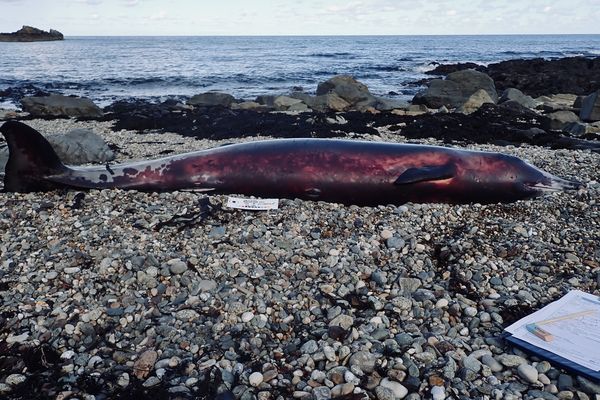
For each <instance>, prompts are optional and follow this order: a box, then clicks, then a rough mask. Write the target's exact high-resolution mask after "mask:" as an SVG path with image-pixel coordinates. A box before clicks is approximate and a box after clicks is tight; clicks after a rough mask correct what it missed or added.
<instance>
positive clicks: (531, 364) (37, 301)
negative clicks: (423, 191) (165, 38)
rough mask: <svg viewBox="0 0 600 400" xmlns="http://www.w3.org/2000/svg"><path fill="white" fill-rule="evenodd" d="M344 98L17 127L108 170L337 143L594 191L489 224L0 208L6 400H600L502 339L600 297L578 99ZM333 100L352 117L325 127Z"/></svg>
mask: <svg viewBox="0 0 600 400" xmlns="http://www.w3.org/2000/svg"><path fill="white" fill-rule="evenodd" d="M338 80H339V79H338ZM344 81H345V82H346V83H348V82H350V81H349V80H348V79H347V78H344ZM437 85H439V84H437ZM442 85H443V84H442ZM351 87H352V88H358V89H357V92H354V93H362V94H361V96H362V97H360V99H362V100H357V101H355V102H354V103H352V102H351V101H350V100H348V99H351V97H348V98H346V97H344V96H350V95H349V94H348V93H347V92H348V91H349V90H350V89H349V88H348V87H346V88H345V89H339V88H335V87H334V88H329V89H327V90H326V91H325V93H324V94H316V95H310V96H311V97H312V98H305V100H302V101H301V102H302V104H304V105H306V106H307V107H310V106H309V104H310V103H311V102H312V104H313V105H315V104H326V105H328V106H327V107H328V109H323V110H322V111H318V112H314V111H308V110H289V108H290V107H302V106H300V105H299V104H300V103H298V102H295V103H294V102H292V101H291V100H289V99H296V100H297V98H296V97H293V96H286V98H283V99H282V98H280V99H279V100H278V101H277V103H278V105H275V103H276V100H277V99H276V98H272V99H266V98H265V99H262V100H261V99H257V100H260V101H256V102H255V103H256V104H257V105H253V104H250V105H248V104H246V105H244V106H242V107H240V104H242V103H243V102H240V101H237V100H235V99H233V100H232V99H231V98H229V97H227V96H224V95H219V96H215V95H208V96H201V97H199V98H196V99H195V100H194V101H192V102H196V104H189V102H188V104H184V103H182V102H177V101H170V102H166V103H161V104H156V103H149V102H140V101H132V102H126V103H119V104H114V105H113V106H111V107H109V108H106V109H103V110H100V112H101V113H102V116H99V115H97V114H96V115H95V116H83V115H81V114H78V115H76V116H72V117H67V116H66V115H46V116H44V118H40V117H39V116H38V115H36V114H35V113H30V114H29V115H25V114H24V113H21V112H17V113H14V112H13V113H14V114H9V115H7V116H6V117H7V118H10V117H17V118H19V119H22V120H27V123H28V124H31V125H32V126H33V127H34V128H36V129H38V130H40V131H41V132H42V133H44V134H56V133H64V132H72V131H73V130H80V131H81V130H84V131H87V132H89V131H93V132H94V133H95V134H96V135H98V136H99V137H100V138H101V139H102V140H103V141H104V142H106V144H107V145H108V147H101V149H102V151H103V153H98V154H99V155H100V154H101V155H102V156H103V157H106V159H115V161H125V160H133V159H140V158H148V157H154V156H157V155H160V154H173V153H180V152H185V151H192V150H197V149H202V148H207V147H214V146H218V145H221V144H225V143H228V142H238V141H247V140H259V139H262V138H269V137H290V136H316V137H329V136H342V137H347V138H349V139H352V138H360V139H363V140H383V141H391V142H407V141H408V142H418V143H425V144H438V145H444V144H448V143H451V144H453V145H459V146H461V147H467V148H471V149H482V150H491V151H501V152H504V153H508V154H513V155H516V156H518V157H521V158H523V159H527V160H529V161H531V162H532V163H533V164H535V165H537V166H539V167H541V168H543V169H545V170H547V171H549V172H551V173H553V174H556V175H558V176H563V177H567V178H577V179H579V180H581V181H583V182H584V183H586V184H587V187H586V188H585V189H582V190H580V191H578V192H572V193H555V194H551V195H548V196H546V197H543V198H540V199H536V200H532V201H520V202H517V203H513V204H492V205H479V204H472V205H445V204H423V205H421V204H406V205H403V206H400V207H394V206H380V207H355V206H350V207H348V206H342V205H338V204H328V203H321V202H305V201H300V200H282V202H281V207H280V209H279V210H276V211H269V212H260V213H250V212H243V211H236V210H229V209H226V208H223V206H222V204H223V203H224V200H225V197H224V196H211V197H210V198H209V199H208V200H206V198H205V196H204V195H202V194H197V193H192V192H172V193H141V192H127V191H120V190H102V191H97V190H94V191H88V192H77V191H54V192H49V193H29V194H16V193H2V194H1V195H0V238H1V240H0V299H1V304H2V305H1V306H0V397H2V398H9V399H25V398H26V399H35V398H40V399H42V398H63V399H66V398H95V399H104V398H106V399H108V398H137V397H153V398H159V399H163V398H164V399H167V398H180V399H191V398H200V399H221V400H224V399H238V398H239V399H264V400H267V399H289V398H298V399H328V398H337V399H367V398H371V399H380V400H384V399H385V400H387V399H410V400H417V399H431V398H433V399H436V400H443V399H445V398H448V399H450V398H456V399H521V398H524V399H538V398H542V399H550V400H553V399H562V400H570V399H598V398H600V384H598V383H594V382H592V381H590V380H588V379H586V378H584V377H582V376H578V375H576V374H573V373H571V372H569V371H566V370H563V369H561V368H557V367H556V366H554V365H552V364H550V363H549V362H548V361H547V360H543V359H539V358H536V357H533V356H531V355H528V354H526V353H523V352H521V351H520V350H519V349H517V348H514V347H513V346H511V345H509V344H508V343H506V342H505V341H504V340H503V339H502V330H503V328H504V327H505V326H507V325H508V324H510V323H511V322H513V321H515V320H517V319H518V318H520V317H522V316H524V315H527V314H528V313H530V312H532V311H535V310H537V309H539V308H541V307H543V306H544V305H546V304H548V303H549V302H551V301H552V300H555V299H557V298H559V297H560V296H562V295H564V294H565V293H566V292H568V291H569V290H571V289H574V288H577V289H580V290H584V291H588V292H591V293H598V292H599V289H600V287H599V286H600V264H599V263H598V260H600V248H599V246H598V243H599V242H600V226H599V224H598V221H600V211H599V208H598V198H599V194H600V183H599V182H598V181H599V179H598V165H600V153H599V152H598V143H599V141H598V137H597V131H596V130H595V129H596V125H595V124H596V122H593V121H583V120H581V119H580V117H579V116H580V115H581V109H582V107H581V106H580V105H579V104H578V106H577V107H576V104H575V103H576V101H577V96H573V95H570V96H565V95H564V94H563V95H557V94H554V95H551V94H550V93H548V94H547V95H546V99H539V98H535V99H534V100H535V101H536V105H535V107H531V108H530V107H526V106H523V105H520V106H517V105H515V104H514V103H511V101H512V100H506V101H503V100H500V99H501V98H502V94H500V95H499V96H498V101H497V102H498V103H499V104H496V103H495V102H492V103H486V104H483V103H482V104H480V106H479V107H477V108H476V110H474V111H473V112H470V113H468V112H464V111H465V109H464V108H463V110H462V111H463V112H454V111H455V110H454V108H453V107H450V104H448V105H445V104H444V105H443V107H444V108H446V110H445V111H444V110H443V109H442V110H440V108H442V107H440V108H436V109H432V108H430V107H429V106H426V105H416V104H413V105H408V104H405V105H400V106H399V105H398V104H395V105H394V108H391V109H389V110H383V109H382V110H379V109H377V108H376V106H377V107H379V108H383V104H384V102H383V101H381V100H378V99H376V98H371V97H368V96H366V95H365V92H364V90H367V91H368V89H366V88H364V90H363V89H361V86H360V85H358V84H356V85H355V84H354V83H353V84H352V85H351ZM480 89H482V87H479V88H477V89H476V90H480ZM361 90H362V91H361ZM327 95H330V96H329V97H327V98H321V99H315V98H316V97H318V96H327ZM333 95H335V96H337V97H339V98H341V99H344V101H345V102H346V103H348V104H351V107H348V108H347V109H345V110H344V111H334V110H332V109H329V106H330V105H332V104H334V103H335V102H334V100H335V101H337V99H335V98H334V96H333ZM588 95H589V94H588ZM365 96H366V98H365ZM461 96H462V94H461ZM37 97H43V96H37ZM297 97H298V96H297ZM467 97H471V95H468V96H467ZM489 97H490V98H492V100H493V96H492V95H490V96H489ZM207 98H211V99H212V100H214V101H217V100H218V101H219V102H220V104H203V103H202V102H206V101H207V100H206V99H207ZM323 99H325V100H327V101H322V100H323ZM365 99H366V100H367V103H368V102H375V103H371V104H370V105H367V104H366V103H363V104H359V103H360V102H361V101H364V100H365ZM54 100H56V101H58V100H60V99H54ZM212 100H211V101H212ZM271 100H272V104H273V105H269V104H270V102H271ZM525 100H528V99H525ZM582 100H583V98H582V99H580V101H579V103H581V104H583V103H582V102H581V101H582ZM68 101H70V100H68ZM198 102H199V103H198ZM261 102H262V103H261ZM514 102H517V101H516V100H515V101H514ZM290 103H291V104H290ZM506 103H509V104H506ZM517 103H518V102H517ZM36 104H39V103H36ZM68 104H71V105H72V103H68ZM86 104H87V105H86V107H88V108H89V109H90V110H91V111H92V112H96V113H97V110H96V109H95V108H94V107H92V106H91V105H90V104H89V103H86ZM340 104H341V102H340ZM463 104H464V103H463ZM398 106H399V107H398ZM460 106H462V104H461V105H459V106H458V107H456V108H459V107H460ZM38 107H39V106H38ZM45 107H46V106H45ZM244 107H249V108H250V109H244ZM277 107H285V108H286V109H284V110H277V109H276V108H277ZM360 107H364V108H363V109H362V110H358V108H360ZM369 107H372V108H369ZM68 109H69V108H68V107H64V106H63V112H64V110H68ZM81 109H85V107H83V108H81ZM515 110H516V111H515ZM558 111H569V112H571V113H573V114H574V115H576V116H577V118H578V121H577V124H581V125H582V126H583V127H584V130H583V131H580V132H579V133H578V134H575V133H573V132H571V131H570V130H569V128H567V127H566V125H567V124H565V122H564V121H563V122H556V120H557V118H552V117H551V114H552V113H555V112H558ZM11 112H12V111H11ZM30 112H31V110H30ZM572 122H575V121H572ZM70 135H71V139H70V140H71V141H72V142H71V143H73V142H75V141H77V140H80V139H78V138H80V137H81V136H77V135H75V134H72V133H71V134H70ZM56 140H59V141H60V139H56ZM86 146H89V145H86ZM86 148H88V149H89V148H90V147H86ZM65 151H66V153H67V154H68V153H69V152H73V150H72V149H71V150H70V149H69V148H68V146H67V147H66V150H65ZM109 151H112V152H113V153H112V154H110V153H109ZM88 155H89V153H88ZM80 162H103V161H100V158H99V159H97V160H92V159H90V158H87V159H85V160H80Z"/></svg>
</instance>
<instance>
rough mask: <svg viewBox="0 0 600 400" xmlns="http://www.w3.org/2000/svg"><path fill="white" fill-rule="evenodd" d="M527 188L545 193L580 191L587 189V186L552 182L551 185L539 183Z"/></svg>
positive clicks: (568, 182) (578, 183) (573, 182)
mask: <svg viewBox="0 0 600 400" xmlns="http://www.w3.org/2000/svg"><path fill="white" fill-rule="evenodd" d="M527 186H528V187H530V188H531V189H536V190H540V191H543V192H562V191H565V190H579V189H582V188H584V187H585V185H584V184H583V183H581V182H577V181H567V180H560V181H558V180H552V182H551V183H550V184H549V185H548V184H545V183H541V182H538V183H535V184H529V185H527Z"/></svg>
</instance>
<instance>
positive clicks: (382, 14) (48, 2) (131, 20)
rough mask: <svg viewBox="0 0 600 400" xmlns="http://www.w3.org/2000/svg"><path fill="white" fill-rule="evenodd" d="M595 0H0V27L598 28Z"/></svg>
mask: <svg viewBox="0 0 600 400" xmlns="http://www.w3.org/2000/svg"><path fill="white" fill-rule="evenodd" d="M599 21H600V0H568V1H567V0H502V1H497V0H429V1H419V0H326V1H323V0H287V1H284V0H0V32H14V31H16V30H17V29H19V28H20V27H21V26H22V25H31V26H35V27H37V28H40V29H44V30H48V29H50V28H53V29H57V30H59V31H61V32H62V33H63V34H65V35H66V36H82V35H117V36H120V35H159V36H160V35H437V34H441V35H459V34H573V33H586V34H600V22H599Z"/></svg>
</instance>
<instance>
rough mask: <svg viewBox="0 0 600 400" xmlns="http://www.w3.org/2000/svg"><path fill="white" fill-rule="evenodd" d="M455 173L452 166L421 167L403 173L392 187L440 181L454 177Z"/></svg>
mask: <svg viewBox="0 0 600 400" xmlns="http://www.w3.org/2000/svg"><path fill="white" fill-rule="evenodd" d="M455 172H456V170H455V168H454V165H452V164H444V165H426V166H423V167H417V168H409V169H407V170H406V171H404V172H403V173H402V174H400V176H399V177H398V179H396V181H395V182H394V185H407V184H410V183H418V182H427V181H441V180H444V179H449V178H452V177H453V176H454V173H455Z"/></svg>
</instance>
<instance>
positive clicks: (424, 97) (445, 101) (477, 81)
mask: <svg viewBox="0 0 600 400" xmlns="http://www.w3.org/2000/svg"><path fill="white" fill-rule="evenodd" d="M480 89H481V90H485V91H486V92H487V94H488V95H489V97H490V99H492V101H493V102H494V103H496V102H497V101H498V93H496V87H495V86H494V81H493V80H492V78H490V77H489V76H487V75H486V74H484V73H483V72H479V71H475V70H473V69H466V70H462V71H456V72H453V73H451V74H449V75H448V76H447V77H446V79H434V80H432V81H431V82H430V84H429V87H428V88H427V89H426V90H425V91H423V92H420V93H417V95H416V96H415V97H414V99H413V103H415V104H425V105H426V106H428V107H429V108H440V107H442V106H446V107H452V108H456V107H460V106H461V105H462V104H464V103H465V102H466V101H467V100H468V99H469V97H470V96H471V95H472V94H474V93H475V92H477V91H478V90H480Z"/></svg>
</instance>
